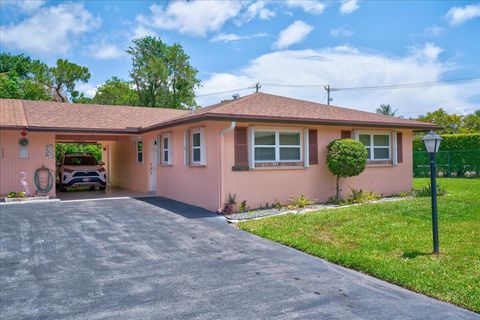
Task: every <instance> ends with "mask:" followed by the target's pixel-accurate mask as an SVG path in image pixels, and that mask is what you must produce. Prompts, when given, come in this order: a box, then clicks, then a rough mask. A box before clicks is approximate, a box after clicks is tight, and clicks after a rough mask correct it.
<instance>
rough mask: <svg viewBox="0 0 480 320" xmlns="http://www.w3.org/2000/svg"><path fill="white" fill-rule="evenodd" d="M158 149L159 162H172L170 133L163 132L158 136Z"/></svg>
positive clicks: (166, 163) (167, 163)
mask: <svg viewBox="0 0 480 320" xmlns="http://www.w3.org/2000/svg"><path fill="white" fill-rule="evenodd" d="M160 150H161V153H162V155H161V163H162V164H164V165H169V164H172V155H171V150H172V142H171V138H170V134H163V135H161V136H160Z"/></svg>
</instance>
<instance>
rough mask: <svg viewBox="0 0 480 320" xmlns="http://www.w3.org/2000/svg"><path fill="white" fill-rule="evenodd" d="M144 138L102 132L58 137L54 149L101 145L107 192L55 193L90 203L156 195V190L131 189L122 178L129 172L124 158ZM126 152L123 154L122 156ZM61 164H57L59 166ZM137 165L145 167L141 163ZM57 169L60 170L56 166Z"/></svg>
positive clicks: (61, 196) (87, 190)
mask: <svg viewBox="0 0 480 320" xmlns="http://www.w3.org/2000/svg"><path fill="white" fill-rule="evenodd" d="M140 139H141V138H140V137H138V136H137V135H129V134H100V133H96V134H95V133H92V134H85V133H80V134H79V133H61V134H56V135H55V146H56V148H57V147H58V144H59V143H84V144H98V145H100V146H101V149H102V159H101V161H102V162H103V163H104V165H103V167H104V168H105V170H106V172H107V189H106V190H89V189H88V188H87V189H85V188H77V189H71V190H68V191H67V192H62V191H60V190H57V191H56V196H57V198H59V199H61V200H87V199H100V198H119V197H122V198H123V197H135V198H139V197H146V196H152V195H154V194H155V192H153V191H145V190H132V189H131V185H130V184H129V183H128V182H127V181H125V179H122V175H124V174H126V175H128V172H126V171H125V170H131V169H126V168H125V166H124V165H122V162H123V163H125V160H127V159H125V157H127V158H128V150H129V149H130V150H131V151H132V153H133V152H134V151H135V142H136V141H137V140H140ZM122 150H123V155H122ZM57 165H58V164H57ZM138 165H140V166H141V165H142V164H141V163H139V164H138ZM57 168H58V167H57Z"/></svg>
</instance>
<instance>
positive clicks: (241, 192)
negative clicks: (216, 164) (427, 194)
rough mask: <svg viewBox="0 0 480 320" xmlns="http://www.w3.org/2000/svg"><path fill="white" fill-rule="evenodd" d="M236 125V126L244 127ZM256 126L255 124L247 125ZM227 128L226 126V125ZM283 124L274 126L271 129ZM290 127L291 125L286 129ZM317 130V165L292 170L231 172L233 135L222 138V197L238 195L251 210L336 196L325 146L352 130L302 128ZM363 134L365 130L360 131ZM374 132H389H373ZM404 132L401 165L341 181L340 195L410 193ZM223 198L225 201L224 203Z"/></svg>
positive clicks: (408, 145)
mask: <svg viewBox="0 0 480 320" xmlns="http://www.w3.org/2000/svg"><path fill="white" fill-rule="evenodd" d="M246 125H247V124H244V123H239V124H237V126H246ZM248 125H255V124H253V123H252V124H248ZM225 126H226V125H225ZM256 126H259V127H266V126H268V127H271V125H267V124H256ZM281 126H282V125H278V126H273V128H278V127H281ZM287 127H289V128H292V126H291V125H290V126H287ZM300 128H310V129H317V130H318V152H319V163H318V165H310V167H309V168H294V169H281V168H272V169H254V170H250V171H243V172H242V171H240V172H234V171H232V170H231V167H232V166H233V165H234V143H233V138H234V134H233V132H229V133H227V134H226V135H225V150H224V152H225V168H226V169H225V171H224V177H225V178H224V181H225V183H224V192H223V195H224V198H225V197H226V195H227V194H228V193H229V192H230V193H235V194H236V195H237V201H242V200H247V205H248V206H250V207H251V208H255V207H259V206H260V205H265V203H266V202H268V203H270V204H271V203H272V202H275V201H280V202H281V203H288V201H289V200H290V199H291V197H294V196H299V195H301V194H304V195H305V196H306V197H308V198H310V199H317V200H318V201H326V200H327V199H328V198H329V197H331V196H333V195H334V194H335V181H336V180H335V177H334V176H333V175H332V174H331V173H330V171H329V170H328V168H327V166H326V164H325V160H326V156H327V149H326V148H327V145H328V144H329V143H330V142H331V141H332V140H334V139H339V138H340V134H341V133H340V131H341V130H352V129H355V128H351V127H339V126H302V127H300ZM361 130H362V131H366V129H364V128H361ZM374 130H375V131H379V130H386V131H391V129H378V128H376V129H374ZM398 131H400V132H402V133H403V163H400V164H398V165H397V166H392V165H376V166H373V165H370V166H367V168H366V169H365V171H364V172H363V173H361V174H360V175H359V176H357V177H353V178H347V179H341V180H340V181H341V182H340V185H341V188H342V189H343V193H344V194H345V193H350V188H356V189H363V190H369V191H376V192H379V193H382V194H385V195H389V194H395V193H399V192H402V191H409V190H410V189H411V187H412V146H411V145H412V143H411V139H412V132H411V130H398ZM225 200H226V199H224V201H225Z"/></svg>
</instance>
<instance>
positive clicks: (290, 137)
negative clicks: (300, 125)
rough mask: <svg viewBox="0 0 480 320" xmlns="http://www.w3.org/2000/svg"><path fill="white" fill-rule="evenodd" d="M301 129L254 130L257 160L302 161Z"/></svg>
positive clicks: (255, 157) (254, 150) (254, 149)
mask: <svg viewBox="0 0 480 320" xmlns="http://www.w3.org/2000/svg"><path fill="white" fill-rule="evenodd" d="M301 136H302V135H301V132H300V131H277V130H275V131H273V130H272V131H266V130H265V131H263V130H255V131H254V139H253V140H254V147H253V152H254V160H255V162H292V161H302V145H301V140H302V139H301Z"/></svg>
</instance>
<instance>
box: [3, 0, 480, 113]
mask: <svg viewBox="0 0 480 320" xmlns="http://www.w3.org/2000/svg"><path fill="white" fill-rule="evenodd" d="M0 3H1V10H0V18H1V27H0V45H1V51H2V52H11V53H25V54H27V55H30V56H31V57H33V58H36V59H41V60H43V61H45V62H47V63H48V64H53V63H54V62H55V60H56V59H58V58H64V59H65V58H66V59H69V60H70V61H72V62H75V63H77V64H80V65H84V66H87V67H88V68H89V69H90V72H91V74H92V77H91V79H90V81H89V82H88V83H87V84H81V85H80V86H79V87H80V89H81V90H82V91H84V92H85V93H87V94H90V95H91V94H94V92H95V88H96V86H97V85H99V84H101V83H103V82H105V80H107V79H108V78H110V77H111V76H114V75H116V76H119V77H121V78H123V79H128V73H129V70H130V68H131V62H130V59H129V57H128V55H127V54H125V53H124V50H125V49H126V48H127V47H128V46H129V45H130V44H131V40H132V39H133V38H135V37H139V36H145V35H156V36H158V37H160V38H162V39H163V40H164V41H166V42H167V43H174V42H178V43H180V44H182V45H183V47H184V49H185V51H186V52H187V53H188V54H189V55H190V56H191V63H192V65H193V66H194V67H196V68H197V69H198V70H199V77H200V78H201V80H202V87H201V88H199V89H198V91H197V93H198V98H197V101H198V102H199V103H200V104H201V105H208V104H210V103H214V102H217V101H220V100H222V99H225V98H229V97H230V96H231V94H232V93H233V92H238V93H240V94H241V95H245V94H248V93H250V92H252V89H247V88H248V87H249V86H251V85H252V84H253V83H255V82H257V81H259V82H260V83H262V84H263V87H262V89H261V90H262V91H264V92H270V93H274V94H280V95H286V96H291V97H296V98H301V99H308V100H314V101H319V102H326V98H325V91H324V90H323V88H322V87H288V86H273V85H269V84H330V85H331V86H332V87H357V86H372V85H389V84H403V83H419V82H435V81H444V80H449V79H459V78H471V77H480V58H479V57H480V2H478V1H367V0H365V1H361V0H358V1H356V0H348V1H313V0H312V1H300V0H297V1H242V2H235V1H220V0H218V1H190V2H159V1H125V0H124V1H84V2H59V1H41V0H40V1H32V0H30V1H8V0H1V2H0ZM223 91H231V92H228V93H225V94H214V95H210V93H216V92H223ZM332 96H333V99H334V100H333V102H332V103H333V104H335V105H340V106H346V107H351V108H356V109H362V110H367V111H374V110H375V108H376V107H378V105H379V104H381V103H389V104H391V105H392V106H393V107H394V108H395V109H398V114H399V115H403V116H407V117H411V116H415V115H418V114H423V113H425V112H427V111H431V110H434V109H436V108H438V107H444V108H445V109H446V110H448V111H450V112H458V113H468V112H472V111H473V110H475V109H478V108H479V106H480V83H478V82H477V83H473V84H458V85H451V86H437V87H430V88H416V89H395V90H371V91H361V90H358V91H339V92H333V93H332Z"/></svg>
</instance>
